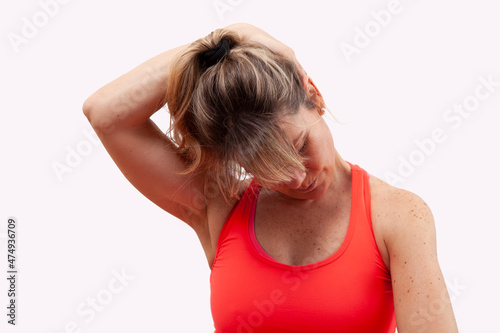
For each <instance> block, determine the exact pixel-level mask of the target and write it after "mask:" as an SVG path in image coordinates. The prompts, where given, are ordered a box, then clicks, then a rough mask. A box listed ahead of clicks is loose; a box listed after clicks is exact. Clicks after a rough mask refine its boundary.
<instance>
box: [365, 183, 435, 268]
mask: <svg viewBox="0 0 500 333" xmlns="http://www.w3.org/2000/svg"><path fill="white" fill-rule="evenodd" d="M369 184H370V196H371V214H372V225H373V232H374V235H375V240H376V242H377V246H378V248H379V251H380V254H381V255H382V258H383V260H384V263H385V264H386V267H387V268H388V269H390V256H389V250H388V244H389V243H390V242H391V240H392V239H393V238H394V237H397V234H398V233H399V232H402V231H403V230H402V229H407V228H408V227H410V226H409V225H408V221H418V220H421V221H429V220H430V221H432V222H433V219H432V213H431V212H430V209H429V207H428V206H427V204H426V203H425V202H424V200H422V198H420V197H419V196H418V195H416V194H415V193H413V192H410V191H407V190H404V189H400V188H397V187H394V186H392V185H390V184H388V183H387V182H385V181H383V180H381V179H380V178H378V177H375V176H373V175H370V183H369Z"/></svg>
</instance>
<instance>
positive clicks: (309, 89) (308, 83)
mask: <svg viewBox="0 0 500 333" xmlns="http://www.w3.org/2000/svg"><path fill="white" fill-rule="evenodd" d="M302 84H303V86H304V89H305V91H306V93H307V96H308V97H309V98H310V99H311V100H312V101H313V102H314V104H316V105H317V106H319V108H320V109H321V108H324V107H325V101H324V100H323V95H321V92H320V91H319V89H318V87H316V85H315V84H314V82H313V80H312V79H311V77H309V76H307V75H305V76H304V77H303V79H302Z"/></svg>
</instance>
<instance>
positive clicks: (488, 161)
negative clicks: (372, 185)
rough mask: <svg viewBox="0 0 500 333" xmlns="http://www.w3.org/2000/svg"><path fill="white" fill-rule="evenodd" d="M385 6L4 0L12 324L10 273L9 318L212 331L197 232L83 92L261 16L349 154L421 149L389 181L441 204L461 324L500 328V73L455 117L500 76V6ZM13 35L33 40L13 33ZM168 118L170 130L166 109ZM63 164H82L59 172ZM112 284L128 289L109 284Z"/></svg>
mask: <svg viewBox="0 0 500 333" xmlns="http://www.w3.org/2000/svg"><path fill="white" fill-rule="evenodd" d="M44 1H45V0H44ZM47 1H48V0H47ZM47 1H46V2H47ZM61 1H62V0H61ZM215 4H219V6H220V5H221V4H225V6H226V7H225V9H219V11H218V10H217V9H216V7H215ZM388 5H389V1H386V0H384V1H360V0H357V1H352V0H350V1H336V2H333V1H307V2H306V1H297V0H294V1H290V0H287V1H284V0H281V1H262V0H252V1H249V0H221V1H213V0H207V1H201V0H197V1H180V0H179V1H139V0H135V1H131V0H127V1H117V0H114V1H96V0H86V1H83V0H72V1H67V3H65V4H59V5H58V8H57V9H56V8H55V7H53V6H52V7H51V10H52V13H51V14H52V16H48V15H46V14H43V9H42V6H41V5H40V3H39V2H38V1H35V0H22V1H10V2H8V3H7V2H6V1H3V3H2V5H1V7H2V8H1V9H0V22H1V24H0V29H1V31H0V37H1V39H0V40H1V42H0V43H1V48H0V57H1V58H0V60H1V61H0V66H1V67H0V68H1V74H0V85H1V99H0V110H1V111H0V135H1V136H0V147H1V148H0V149H1V151H0V153H1V154H0V157H1V163H0V166H1V173H0V180H1V183H0V267H1V271H2V272H3V273H1V274H0V276H2V277H3V276H5V275H6V270H7V267H6V264H7V262H6V257H7V256H6V237H5V234H6V230H7V219H8V217H11V216H12V217H15V218H16V219H17V224H18V229H17V232H18V252H17V257H18V259H17V265H18V267H19V274H18V285H17V289H18V298H17V305H18V308H17V325H16V326H15V327H12V326H11V325H8V324H7V323H6V322H7V316H6V313H7V309H6V304H7V301H8V298H7V289H8V288H7V287H8V286H7V280H6V279H5V278H1V280H0V281H1V282H0V304H1V309H2V310H0V318H1V319H0V331H1V332H23V333H24V332H30V333H31V332H43V333H60V332H88V333H91V332H92V333H94V332H110V331H113V332H213V322H212V318H211V315H210V304H209V296H210V294H209V274H210V270H209V268H208V265H207V263H206V260H205V258H204V254H203V251H202V249H201V246H200V244H199V243H198V240H197V238H196V235H195V233H194V232H193V231H192V230H191V229H189V228H188V227H187V226H185V225H184V224H183V223H181V222H179V221H178V220H176V219H175V218H173V217H171V216H169V214H167V213H166V212H164V211H162V210H161V209H159V208H158V207H157V206H155V205H154V204H152V203H151V202H149V201H148V200H147V199H146V198H144V197H143V196H142V195H141V194H140V193H139V192H138V191H137V190H135V188H133V187H132V186H131V185H130V184H129V183H128V182H127V181H126V179H125V178H124V177H123V175H122V174H121V173H120V172H119V170H118V169H117V167H116V166H115V165H114V164H113V162H112V160H111V159H110V157H109V156H108V154H107V152H106V151H105V150H104V148H103V147H102V145H100V143H97V144H94V143H93V142H92V141H91V140H89V139H87V138H86V136H85V135H84V134H83V131H90V130H91V127H90V125H89V123H88V122H87V119H86V118H85V117H84V115H83V113H82V111H81V106H82V104H83V102H84V100H85V99H86V98H87V97H88V96H89V95H91V94H92V93H93V92H94V91H95V90H97V89H98V88H99V87H101V86H103V85H104V84H106V83H108V82H109V81H111V80H113V79H114V78H116V77H118V76H119V75H121V74H123V73H125V72H127V71H128V70H130V69H132V68H133V67H135V66H137V65H138V64H140V63H142V62H144V61H145V60H147V59H149V58H151V57H153V56H154V55H156V54H158V53H160V52H162V51H164V50H167V49H170V48H173V47H175V46H178V45H180V44H184V43H187V42H190V41H194V40H195V39H197V38H199V37H203V36H205V35H207V34H208V33H210V32H211V31H212V30H214V29H216V28H220V27H224V26H226V25H228V24H231V23H234V22H249V23H252V24H255V25H257V26H259V27H261V28H263V29H264V30H266V31H268V32H269V33H271V34H272V35H273V36H275V37H276V38H278V39H280V40H282V41H283V42H285V43H286V44H288V45H290V46H291V47H293V48H294V50H295V51H296V54H297V57H298V59H299V60H300V61H301V63H302V64H303V66H304V68H305V69H306V70H307V72H308V74H309V75H310V76H311V77H312V78H313V79H314V80H315V82H316V84H317V86H318V87H319V89H320V90H321V92H322V93H323V95H324V97H325V100H326V102H327V105H328V107H329V109H330V110H331V111H332V113H333V114H334V115H335V117H336V118H337V119H339V120H340V121H342V122H343V124H339V123H336V122H335V121H334V120H333V119H332V118H331V117H329V118H328V119H329V120H328V122H329V124H330V125H331V130H332V133H333V137H334V140H335V144H336V146H337V149H338V150H339V152H340V154H341V155H342V156H343V157H344V158H345V159H346V160H348V161H350V162H352V163H355V164H358V165H359V166H361V167H362V168H364V169H365V170H367V171H368V172H369V173H371V174H373V175H375V176H377V177H379V178H382V179H384V180H386V181H390V178H389V173H392V174H393V175H398V174H399V175H401V173H402V172H403V171H404V170H402V169H401V168H402V166H401V165H402V163H403V162H401V161H402V160H403V159H404V160H410V158H411V159H412V161H413V162H415V163H414V164H418V165H416V166H414V167H413V168H414V169H413V170H410V171H409V172H408V173H407V174H406V175H405V176H404V177H401V179H400V181H399V182H394V181H392V183H393V184H394V185H396V186H398V187H402V188H405V189H408V190H410V191H412V192H415V193H417V194H418V195H419V196H421V197H422V198H423V199H424V200H425V201H426V202H427V203H428V204H429V206H430V207H431V209H432V211H433V213H434V218H435V221H436V229H437V240H438V253H439V261H440V264H441V268H442V270H443V273H444V276H445V278H446V280H447V283H448V286H449V292H450V295H451V296H452V299H453V308H454V311H455V315H456V318H457V321H458V325H459V328H460V331H461V332H474V333H475V332H500V324H499V322H498V315H499V313H500V312H499V310H500V306H499V299H500V288H499V287H498V281H499V280H500V269H499V268H498V263H499V257H500V256H499V254H500V242H498V238H499V236H500V232H499V231H500V227H499V224H500V213H499V210H498V208H499V206H500V194H499V192H498V188H499V186H500V174H499V171H498V170H499V168H500V158H499V155H498V153H499V151H500V149H499V148H500V135H499V130H498V126H499V121H500V116H499V114H498V111H499V106H500V97H499V96H500V87H498V86H497V87H494V88H492V89H493V91H492V92H491V93H490V94H489V96H488V97H487V98H484V99H483V100H482V101H480V102H479V105H478V106H477V107H476V108H475V110H474V111H473V112H471V113H470V116H468V117H467V118H461V122H460V123H458V122H450V121H446V120H445V118H444V116H445V115H446V114H447V112H448V111H447V110H448V109H450V108H452V107H453V105H454V104H455V103H456V104H463V103H464V101H466V100H467V101H469V102H471V103H472V102H473V101H474V93H475V89H476V87H477V86H478V85H480V80H479V77H483V78H484V79H487V78H488V77H492V80H493V81H495V82H500V66H499V59H500V46H499V45H500V44H499V42H500V38H499V32H500V20H499V19H498V17H499V14H500V5H498V4H497V3H496V2H494V1H489V0H462V1H451V0H445V1H439V2H436V1H430V0H420V1H410V0H401V1H400V2H399V7H398V9H399V12H398V13H397V14H393V15H392V16H391V20H390V22H389V23H388V24H386V26H385V27H381V28H380V31H376V29H377V23H375V22H376V21H375V18H374V16H373V14H371V12H372V11H375V12H379V11H380V10H382V9H387V7H388ZM221 8H222V7H221ZM44 15H45V16H44ZM44 17H45V18H46V20H45V21H44ZM25 20H28V21H30V22H33V21H34V20H35V23H37V24H38V25H39V26H40V27H39V28H38V31H33V30H32V31H30V33H31V34H30V33H29V31H28V32H27V30H26V29H27V28H25V29H24V30H25V31H24V35H23V26H24V25H26V24H27V23H26V21H25ZM378 27H380V25H378ZM366 28H368V29H372V30H370V33H371V35H372V37H368V38H369V40H368V41H366V40H365V43H366V44H367V45H366V46H363V47H359V48H358V53H354V54H352V55H351V57H346V55H345V54H344V53H343V52H342V51H341V47H340V46H341V45H342V43H347V44H350V45H352V46H353V47H355V46H356V42H358V45H359V46H362V45H361V44H359V43H360V38H361V37H359V36H358V39H356V36H357V35H359V30H364V29H366ZM358 29H359V30H358ZM14 34H15V35H17V36H18V38H26V37H29V38H26V39H25V40H24V42H23V43H21V44H18V45H16V44H15V43H12V42H11V40H10V39H12V38H14V37H12V36H14ZM9 36H10V37H9ZM9 38H10V39H9ZM344 45H345V44H344ZM480 89H482V90H481V91H482V92H483V94H486V92H487V90H485V89H484V88H480ZM154 120H155V121H157V122H158V124H159V126H160V127H161V128H162V129H163V130H166V129H167V126H168V116H167V113H166V111H164V110H162V111H161V113H157V114H156V115H155V116H154ZM438 128H440V129H441V131H442V133H444V137H445V138H446V139H445V140H444V142H440V143H436V144H435V147H434V149H433V150H431V146H430V145H428V146H427V147H428V150H429V151H427V154H424V153H423V152H420V153H419V152H418V151H419V147H418V146H417V144H416V143H415V140H419V141H423V140H427V139H429V138H431V133H432V132H433V131H434V130H436V129H438ZM78 149H79V150H80V152H81V153H82V155H85V156H81V160H78V159H75V157H74V156H73V160H72V162H73V167H69V166H68V163H67V161H66V160H67V159H68V158H70V157H69V156H70V155H71V153H70V151H71V150H73V151H77V150H78ZM77 152H78V151H77ZM70 161H71V159H70ZM58 163H59V165H66V166H67V167H68V168H69V169H70V170H71V172H66V173H63V174H62V175H61V174H59V177H58V175H57V173H56V172H55V171H54V168H53V166H54V165H55V164H58ZM398 168H399V169H401V170H399V171H398ZM407 171H408V170H407ZM113 272H114V273H113ZM123 272H124V273H125V274H126V275H128V276H131V277H130V279H129V280H128V281H126V282H125V284H126V285H121V284H120V283H118V282H116V281H115V280H114V279H115V277H114V274H121V273H123ZM132 277H133V278H132ZM115 282H116V283H115ZM110 283H111V284H112V285H113V286H114V287H115V288H118V287H120V286H121V287H120V289H121V291H120V292H116V293H111V292H110V291H109V290H108V288H109V284H110ZM242 287H244V286H242ZM113 290H115V289H113ZM115 291H116V290H115ZM98 296H99V297H100V299H101V300H102V301H103V302H104V303H106V304H105V305H103V306H102V308H100V311H99V312H97V311H96V312H95V316H91V314H90V309H91V307H90V305H88V303H87V302H89V300H90V299H92V298H96V297H98ZM109 296H111V298H109ZM78 309H80V310H86V311H87V312H86V315H82V313H81V312H80V313H78V312H77V310H78ZM72 322H73V324H72ZM72 325H74V326H73V328H72Z"/></svg>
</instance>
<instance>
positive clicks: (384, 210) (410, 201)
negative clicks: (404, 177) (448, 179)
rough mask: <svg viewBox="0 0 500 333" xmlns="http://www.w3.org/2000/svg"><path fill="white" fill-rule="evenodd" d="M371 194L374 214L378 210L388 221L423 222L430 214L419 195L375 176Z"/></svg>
mask: <svg viewBox="0 0 500 333" xmlns="http://www.w3.org/2000/svg"><path fill="white" fill-rule="evenodd" d="M370 194H371V201H372V213H373V210H376V213H377V214H378V215H379V216H380V217H384V219H386V220H394V219H396V218H401V217H413V218H416V219H417V220H423V219H424V217H426V216H427V217H428V214H430V208H429V206H428V205H427V204H426V202H425V201H424V200H423V199H422V198H421V197H419V196H418V195H417V194H415V193H413V192H410V191H408V190H405V189H401V188H397V187H394V186H392V185H390V184H388V183H386V182H385V181H383V180H381V179H379V178H377V177H375V176H373V175H370Z"/></svg>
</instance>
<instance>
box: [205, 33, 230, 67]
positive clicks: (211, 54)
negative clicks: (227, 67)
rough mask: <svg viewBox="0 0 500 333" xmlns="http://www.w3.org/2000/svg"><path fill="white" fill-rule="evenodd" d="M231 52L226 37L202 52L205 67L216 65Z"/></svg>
mask: <svg viewBox="0 0 500 333" xmlns="http://www.w3.org/2000/svg"><path fill="white" fill-rule="evenodd" d="M227 52H229V41H228V40H227V39H226V38H222V39H221V40H220V42H219V44H217V45H215V46H214V47H213V48H212V49H210V50H208V51H206V52H203V53H202V54H201V59H202V61H203V67H204V68H207V67H210V66H212V65H215V64H216V63H218V62H219V61H221V60H222V58H224V56H225V55H226V54H227Z"/></svg>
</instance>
